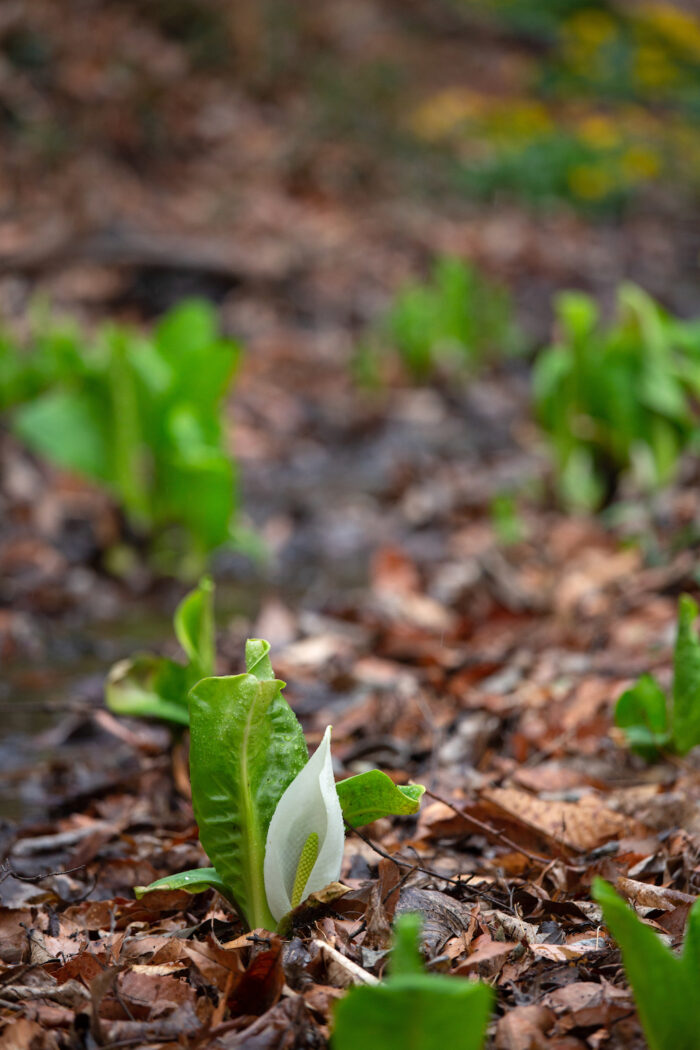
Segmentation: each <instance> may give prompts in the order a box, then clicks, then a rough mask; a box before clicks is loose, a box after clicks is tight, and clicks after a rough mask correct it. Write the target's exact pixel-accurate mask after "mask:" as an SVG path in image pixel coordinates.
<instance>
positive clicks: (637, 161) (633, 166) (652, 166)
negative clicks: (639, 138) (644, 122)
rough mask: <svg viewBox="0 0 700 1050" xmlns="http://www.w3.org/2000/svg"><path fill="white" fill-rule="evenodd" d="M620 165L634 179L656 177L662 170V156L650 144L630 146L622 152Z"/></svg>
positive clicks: (640, 179)
mask: <svg viewBox="0 0 700 1050" xmlns="http://www.w3.org/2000/svg"><path fill="white" fill-rule="evenodd" d="M620 166H621V168H622V171H623V172H624V174H625V175H626V176H627V177H628V178H631V179H632V180H633V181H644V180H646V179H654V178H656V176H657V175H658V174H659V173H660V171H661V158H660V157H659V155H658V154H657V153H656V152H655V151H654V150H653V149H651V147H649V146H630V147H629V148H628V149H626V150H625V152H624V153H623V154H622V157H621V159H620Z"/></svg>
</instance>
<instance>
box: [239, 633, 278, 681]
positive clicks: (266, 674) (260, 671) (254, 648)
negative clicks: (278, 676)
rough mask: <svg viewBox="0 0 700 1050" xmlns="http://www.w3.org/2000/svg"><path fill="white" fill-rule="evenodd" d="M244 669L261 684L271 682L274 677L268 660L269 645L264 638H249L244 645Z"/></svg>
mask: <svg viewBox="0 0 700 1050" xmlns="http://www.w3.org/2000/svg"><path fill="white" fill-rule="evenodd" d="M245 667H246V671H247V672H248V674H254V675H255V677H256V678H259V679H260V681H261V682H271V681H272V679H273V678H274V677H275V672H274V671H273V670H272V661H271V660H270V643H269V642H266V641H265V639H264V638H249V639H248V641H247V642H246V643H245Z"/></svg>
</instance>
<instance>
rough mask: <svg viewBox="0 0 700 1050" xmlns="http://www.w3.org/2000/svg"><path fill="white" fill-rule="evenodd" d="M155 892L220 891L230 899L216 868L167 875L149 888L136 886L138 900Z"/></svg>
mask: <svg viewBox="0 0 700 1050" xmlns="http://www.w3.org/2000/svg"><path fill="white" fill-rule="evenodd" d="M154 890H187V892H188V893H203V892H204V891H205V890H218V892H219V893H221V894H223V896H224V897H228V887H227V886H226V884H225V883H224V881H223V880H222V879H221V878H219V874H218V872H217V870H216V868H193V869H192V871H180V872H178V874H177V875H166V876H165V878H164V879H156V881H155V882H152V883H151V884H150V885H149V886H134V893H135V895H136V899H137V900H141V898H142V897H143V896H144V894H146V893H152V892H153V891H154Z"/></svg>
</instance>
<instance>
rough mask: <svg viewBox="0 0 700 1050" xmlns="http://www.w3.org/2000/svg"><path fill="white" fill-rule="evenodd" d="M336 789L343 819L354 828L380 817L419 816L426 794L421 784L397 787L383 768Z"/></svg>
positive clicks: (350, 779)
mask: <svg viewBox="0 0 700 1050" xmlns="http://www.w3.org/2000/svg"><path fill="white" fill-rule="evenodd" d="M336 788H337V789H338V798H339V799H340V805H341V808H342V810H343V816H344V818H345V820H346V821H347V822H348V824H350V825H351V827H354V828H357V827H361V826H362V825H363V824H371V823H372V821H373V820H379V818H380V817H388V816H393V815H396V816H401V815H404V816H405V815H407V814H410V813H417V812H418V809H419V807H420V798H421V795H422V794H423V792H424V791H425V788H424V787H423V786H422V785H421V784H408V785H405V786H397V785H396V784H394V782H393V780H392V779H391V777H388V776H387V775H386V773H382V772H381V770H379V769H370V770H369V771H368V772H366V773H358V775H357V776H355V777H348V779H347V780H340V781H339V782H338V783H337V784H336Z"/></svg>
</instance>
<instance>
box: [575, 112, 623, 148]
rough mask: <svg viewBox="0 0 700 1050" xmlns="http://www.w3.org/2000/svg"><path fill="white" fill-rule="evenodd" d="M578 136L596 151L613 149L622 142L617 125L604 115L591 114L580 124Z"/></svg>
mask: <svg viewBox="0 0 700 1050" xmlns="http://www.w3.org/2000/svg"><path fill="white" fill-rule="evenodd" d="M577 132H578V136H579V138H580V139H582V140H583V141H584V142H585V143H587V144H588V145H589V146H593V147H594V148H595V149H612V148H613V146H617V145H618V143H619V142H620V132H619V129H618V127H617V123H616V122H615V121H614V120H613V119H612V118H611V117H607V116H604V115H603V114H602V113H591V114H589V115H588V116H586V117H584V118H583V119H582V120H581V121H579V123H578V127H577Z"/></svg>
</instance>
